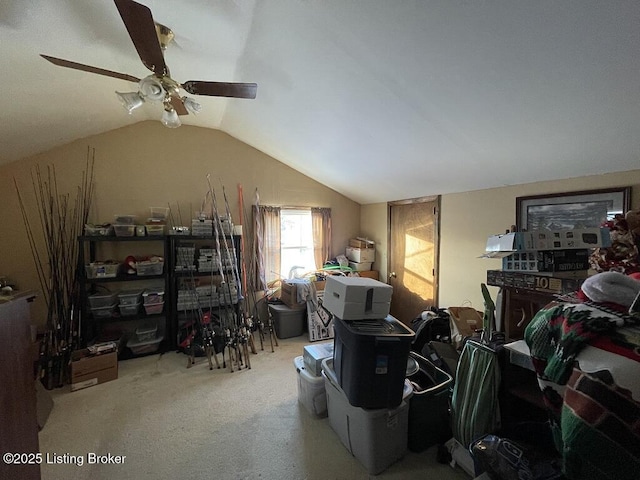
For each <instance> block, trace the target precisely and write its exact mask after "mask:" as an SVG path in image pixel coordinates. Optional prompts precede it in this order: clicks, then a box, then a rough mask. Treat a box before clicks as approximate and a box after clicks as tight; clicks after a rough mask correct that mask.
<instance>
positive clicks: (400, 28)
mask: <svg viewBox="0 0 640 480" xmlns="http://www.w3.org/2000/svg"><path fill="white" fill-rule="evenodd" d="M139 3H141V4H143V5H145V6H147V7H149V8H150V9H151V11H152V13H153V18H154V20H155V21H156V22H159V23H161V24H164V25H166V26H168V27H170V28H171V29H172V30H173V32H174V33H175V42H174V43H173V44H171V45H170V46H169V48H168V49H167V50H166V51H165V61H166V63H167V64H168V65H169V67H170V69H171V76H172V77H173V78H174V79H175V80H177V81H178V82H185V81H187V80H209V81H220V82H229V81H233V82H255V83H257V84H258V90H257V97H256V98H255V99H253V100H249V99H227V98H220V97H205V96H197V97H194V98H196V100H197V101H198V102H199V103H200V104H201V105H202V111H201V113H199V114H198V115H188V116H183V117H182V121H183V123H184V124H188V125H196V126H200V127H207V128H213V129H220V130H223V131H225V132H227V133H228V134H230V135H232V136H234V137H236V138H238V139H239V140H241V141H243V142H245V143H247V144H249V145H251V146H253V147H255V148H257V149H259V150H261V151H263V152H265V153H267V154H269V155H271V156H273V157H274V158H276V159H277V160H280V161H281V162H283V163H285V164H287V165H290V166H291V167H293V168H295V169H297V170H299V171H300V172H302V173H304V174H307V175H309V176H311V177H313V178H315V179H316V180H318V181H320V182H321V183H324V184H326V185H327V186H329V187H331V188H333V189H335V190H337V191H339V192H341V193H343V194H344V195H346V196H348V197H350V198H352V199H353V200H355V201H357V202H359V203H363V204H366V203H373V202H383V201H388V200H397V199H403V198H412V197H417V196H423V195H432V194H443V193H451V192H461V191H469V190H478V189H483V188H491V187H497V186H503V185H514V184H520V183H527V182H533V181H543V180H550V179H562V178H569V177H578V176H583V175H594V174H600V173H606V172H615V171H626V170H633V169H638V168H640V2H638V1H637V0H628V1H626V0H608V1H599V0H539V1H535V2H532V1H525V0H477V1H471V0H439V1H437V0H424V1H420V0H393V1H392V0H175V1H171V2H169V1H166V0H165V1H162V0H140V2H139ZM0 42H1V47H0V48H1V52H2V53H1V54H0V84H1V85H2V87H3V91H2V95H0V111H1V112H2V122H1V126H0V146H1V148H0V163H6V162H11V161H14V160H17V159H20V158H23V157H25V156H28V155H31V154H34V153H38V152H41V151H44V150H48V149H50V148H52V147H54V146H57V145H61V144H65V143H68V142H70V141H73V140H75V139H78V138H82V137H86V136H88V135H92V134H96V133H101V132H105V131H108V130H111V129H115V128H119V127H122V126H126V125H128V124H133V123H136V122H139V121H143V120H149V119H159V118H160V115H161V111H162V108H161V106H160V105H155V104H151V103H148V102H147V103H145V104H144V105H143V106H142V107H140V108H138V109H137V110H134V111H133V113H132V114H131V115H127V113H126V112H125V111H124V110H123V108H122V106H121V105H120V103H119V101H118V99H117V98H116V96H115V94H114V92H115V91H131V90H136V88H137V86H136V84H135V83H131V82H127V81H125V80H120V79H116V78H111V77H107V76H103V75H95V74H91V73H87V72H82V71H78V70H73V69H69V68H61V67H58V66H55V65H52V64H51V63H49V62H47V61H45V60H44V59H42V58H41V57H40V54H47V55H51V56H54V57H59V58H63V59H67V60H71V61H74V62H79V63H82V64H86V65H92V66H96V67H100V68H103V69H107V70H112V71H116V72H121V73H126V74H130V75H133V76H135V77H138V78H142V77H144V76H146V75H148V74H149V73H150V72H149V71H148V70H147V69H146V68H145V67H144V65H143V64H142V62H141V61H140V58H139V56H138V54H137V52H136V49H135V48H134V45H133V43H132V41H131V38H130V37H129V34H128V33H127V30H126V29H125V26H124V24H123V21H122V19H121V18H120V15H119V13H118V10H117V9H116V6H115V5H114V2H113V0H92V1H77V0H21V1H3V2H0ZM183 93H184V92H183Z"/></svg>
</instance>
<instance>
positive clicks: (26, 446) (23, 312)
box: [0, 293, 40, 480]
mask: <svg viewBox="0 0 640 480" xmlns="http://www.w3.org/2000/svg"><path fill="white" fill-rule="evenodd" d="M34 298H35V295H34V294H33V293H24V294H18V295H16V296H15V297H14V298H13V299H11V300H10V301H3V302H2V303H0V385H2V387H1V388H0V445H1V448H0V451H2V454H3V455H5V454H7V453H14V454H15V453H24V454H37V453H38V452H39V451H40V446H39V443H38V422H37V415H36V389H35V383H34V372H33V361H34V359H33V353H32V349H31V345H32V343H31V303H32V302H33V300H34ZM23 457H24V460H29V459H28V458H27V456H26V455H25V456H23ZM30 460H32V463H31V464H25V465H22V464H20V465H19V464H12V465H8V464H7V463H6V461H4V458H3V461H0V478H16V479H17V478H19V479H21V480H32V479H39V478H40V465H39V463H37V461H34V456H32V457H31V459H30Z"/></svg>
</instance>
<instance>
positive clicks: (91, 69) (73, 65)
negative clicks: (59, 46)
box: [40, 54, 140, 83]
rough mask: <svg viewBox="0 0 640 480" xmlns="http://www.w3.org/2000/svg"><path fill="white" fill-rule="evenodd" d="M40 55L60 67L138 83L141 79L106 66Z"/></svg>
mask: <svg viewBox="0 0 640 480" xmlns="http://www.w3.org/2000/svg"><path fill="white" fill-rule="evenodd" d="M40 56H41V57H42V58H44V59H45V60H48V61H50V62H51V63H53V64H54V65H58V66H59V67H67V68H74V69H76V70H82V71H84V72H89V73H97V74H98V75H105V76H107V77H113V78H120V79H122V80H127V81H128V82H134V83H138V82H139V81H140V79H139V78H137V77H134V76H133V75H127V74H126V73H119V72H113V71H111V70H105V69H104V68H98V67H92V66H90V65H83V64H82V63H76V62H72V61H70V60H63V59H62V58H56V57H50V56H49V55H43V54H40Z"/></svg>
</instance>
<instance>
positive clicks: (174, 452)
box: [40, 336, 469, 480]
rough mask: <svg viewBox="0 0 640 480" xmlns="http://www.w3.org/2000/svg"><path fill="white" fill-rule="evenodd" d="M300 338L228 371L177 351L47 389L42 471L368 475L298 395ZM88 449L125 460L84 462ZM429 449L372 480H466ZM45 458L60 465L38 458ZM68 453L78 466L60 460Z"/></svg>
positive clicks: (140, 478)
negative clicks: (91, 382)
mask: <svg viewBox="0 0 640 480" xmlns="http://www.w3.org/2000/svg"><path fill="white" fill-rule="evenodd" d="M307 343H308V341H307V339H306V337H304V336H303V337H296V338H292V339H285V340H280V345H279V346H278V347H276V348H275V352H271V348H270V346H269V344H268V343H267V344H266V345H265V349H264V350H263V351H262V350H260V346H259V343H258V353H257V354H255V355H252V356H251V362H252V367H253V368H252V369H250V370H246V369H245V370H241V371H236V372H233V373H231V372H229V371H228V370H214V371H210V370H209V369H208V367H207V364H206V359H202V358H198V359H197V363H196V365H194V366H193V367H192V368H190V369H187V368H186V358H185V356H184V355H183V354H179V353H175V352H168V353H165V354H164V355H152V356H147V357H142V358H137V359H133V360H126V361H121V362H119V378H118V379H117V380H115V381H112V382H108V383H105V384H103V385H97V386H94V387H90V388H87V389H84V390H80V391H76V392H71V391H70V390H69V387H68V386H67V387H65V388H62V389H58V390H55V391H53V392H51V393H52V396H53V398H54V402H55V405H54V408H53V410H52V412H51V415H50V417H49V419H48V420H47V423H46V425H45V427H44V428H43V430H42V431H41V432H40V451H41V452H42V454H43V456H44V460H45V463H43V465H42V478H43V479H44V480H57V479H65V480H73V479H77V480H79V479H92V480H99V479H118V480H126V479H136V480H145V479H179V478H180V479H183V478H184V479H191V480H199V479H243V480H244V479H253V480H255V479H260V480H270V479H276V480H289V479H291V480H302V479H309V480H325V479H354V480H355V479H367V478H370V477H371V476H370V475H369V474H368V473H367V470H366V469H365V468H364V467H363V465H362V464H361V463H360V462H359V461H358V460H357V459H356V458H354V457H353V456H351V454H350V453H349V452H348V451H347V449H346V448H345V447H344V446H343V445H342V444H341V443H340V440H339V438H338V437H337V435H336V434H335V432H333V430H332V429H331V427H330V426H329V421H328V419H327V418H323V419H319V418H315V417H313V416H312V415H310V414H309V413H308V412H307V410H306V409H305V408H304V406H303V405H302V404H300V403H299V402H298V392H297V375H298V374H297V373H296V371H295V368H294V366H293V359H294V358H295V357H296V356H298V355H301V354H302V347H303V345H305V344H307ZM90 453H93V454H98V455H102V456H107V455H112V456H126V458H124V463H122V464H119V465H118V464H102V465H98V464H88V459H89V454H90ZM55 455H57V457H55ZM435 456H436V453H435V448H431V449H429V450H427V451H425V452H422V453H419V454H416V453H412V452H407V454H406V455H405V457H404V458H403V459H402V460H400V461H399V462H397V463H395V464H393V465H391V466H390V467H389V468H388V469H386V470H385V471H384V472H382V473H381V474H379V475H378V476H376V477H375V478H380V479H433V480H468V479H469V477H468V475H467V474H465V473H464V471H462V470H460V469H459V468H455V469H454V468H452V467H450V466H449V465H441V464H438V463H437V462H436V460H435ZM47 457H48V459H49V461H51V460H52V459H54V457H55V458H56V459H58V460H59V461H62V462H65V461H66V462H67V463H46V461H47ZM74 458H76V459H78V458H79V459H82V460H83V465H76V464H74V463H68V462H69V459H74ZM76 463H80V462H79V461H78V462H76Z"/></svg>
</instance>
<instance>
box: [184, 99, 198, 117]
mask: <svg viewBox="0 0 640 480" xmlns="http://www.w3.org/2000/svg"><path fill="white" fill-rule="evenodd" d="M182 103H184V108H186V109H187V111H188V112H189V113H193V114H194V115H197V114H198V113H200V112H201V111H202V105H200V104H199V103H198V102H196V101H195V100H194V99H193V98H189V97H182Z"/></svg>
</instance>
